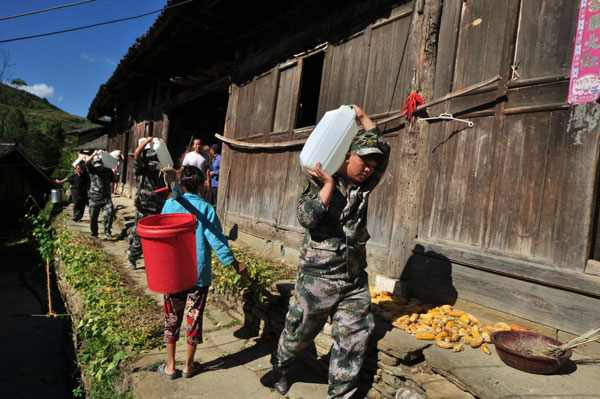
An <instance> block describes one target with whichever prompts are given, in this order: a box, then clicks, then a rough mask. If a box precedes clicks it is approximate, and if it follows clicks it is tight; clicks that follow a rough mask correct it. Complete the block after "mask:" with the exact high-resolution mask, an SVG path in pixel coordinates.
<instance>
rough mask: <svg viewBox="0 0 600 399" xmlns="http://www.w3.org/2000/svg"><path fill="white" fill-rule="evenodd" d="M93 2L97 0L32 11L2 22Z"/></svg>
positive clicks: (1, 19)
mask: <svg viewBox="0 0 600 399" xmlns="http://www.w3.org/2000/svg"><path fill="white" fill-rule="evenodd" d="M92 1H96V0H85V1H80V2H79V3H71V4H65V5H63V6H56V7H51V8H45V9H43V10H38V11H31V12H26V13H23V14H17V15H11V16H10V17H0V21H5V20H7V19H13V18H20V17H26V16H28V15H33V14H39V13H42V12H47V11H53V10H58V9H60V8H67V7H73V6H78V5H80V4H85V3H90V2H92Z"/></svg>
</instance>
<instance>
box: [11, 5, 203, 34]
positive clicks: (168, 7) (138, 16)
mask: <svg viewBox="0 0 600 399" xmlns="http://www.w3.org/2000/svg"><path fill="white" fill-rule="evenodd" d="M192 1H194V0H187V1H184V2H182V3H178V4H173V5H172V6H167V7H164V8H161V9H160V10H155V11H150V12H147V13H144V14H140V15H135V16H133V17H127V18H119V19H114V20H112V21H106V22H99V23H97V24H92V25H86V26H79V27H77V28H71V29H64V30H60V31H56V32H49V33H41V34H39V35H31V36H22V37H15V38H12V39H6V40H0V43H9V42H16V41H18V40H27V39H35V38H37V37H44V36H52V35H58V34H61V33H67V32H73V31H77V30H82V29H88V28H95V27H96V26H102V25H108V24H114V23H117V22H123V21H129V20H132V19H137V18H142V17H145V16H148V15H151V14H156V13H157V12H161V11H163V10H168V9H170V8H175V7H179V6H182V5H184V4H188V3H191V2H192Z"/></svg>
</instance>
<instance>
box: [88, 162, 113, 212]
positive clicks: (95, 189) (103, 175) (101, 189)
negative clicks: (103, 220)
mask: <svg viewBox="0 0 600 399" xmlns="http://www.w3.org/2000/svg"><path fill="white" fill-rule="evenodd" d="M87 170H88V174H89V175H90V187H89V189H88V198H89V200H90V201H91V202H96V203H104V202H108V201H110V183H113V182H114V181H115V174H114V173H113V171H112V170H110V169H109V168H104V169H102V170H101V171H98V170H96V168H94V167H93V166H90V165H88V167H87Z"/></svg>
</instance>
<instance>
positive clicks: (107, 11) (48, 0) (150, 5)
mask: <svg viewBox="0 0 600 399" xmlns="http://www.w3.org/2000/svg"><path fill="white" fill-rule="evenodd" d="M80 1H82V0H20V1H19V0H0V18H4V17H9V16H13V15H18V14H23V13H27V12H31V11H37V10H42V9H47V8H52V7H57V6H62V5H66V4H73V3H78V2H80ZM166 2H167V0H95V1H93V2H90V3H85V4H81V5H77V6H73V7H68V8H62V9H58V10H53V11H48V12H44V13H41V14H35V15H31V16H25V17H21V18H15V19H8V20H4V21H0V40H7V39H12V38H17V37H22V36H31V35H36V34H43V33H49V32H54V31H59V30H64V29H70V28H75V27H79V26H84V25H91V24H96V23H100V22H105V21H110V20H114V19H120V18H127V17H131V16H135V15H139V14H144V13H147V12H150V11H154V10H159V9H162V8H163V7H164V6H165V4H166ZM158 15H159V13H155V14H151V15H148V16H145V17H142V18H138V19H134V20H130V21H125V22H118V23H114V24H109V25H104V26H100V27H95V28H90V29H84V30H79V31H75V32H69V33H63V34H59V35H53V36H47V37H41V38H34V39H27V40H20V41H14V42H9V43H1V44H0V49H2V50H3V51H6V52H8V54H9V59H10V63H11V66H10V67H9V69H8V71H7V72H6V73H5V79H6V78H8V79H9V80H12V79H15V78H20V79H23V80H24V81H25V82H27V87H26V88H25V89H26V90H27V91H29V92H32V93H34V94H36V95H38V96H40V97H45V98H47V99H48V101H50V102H51V103H52V104H54V105H56V106H57V107H59V108H61V109H63V110H65V111H67V112H68V113H70V114H73V115H79V116H83V117H85V116H86V115H87V111H88V108H89V105H90V104H91V102H92V100H93V99H94V97H95V96H96V93H97V92H98V88H99V87H100V85H101V84H102V83H104V82H106V81H107V80H108V79H109V78H110V76H111V75H112V73H113V71H114V70H115V68H116V67H117V65H118V64H119V61H120V60H121V58H122V57H123V56H124V55H125V53H126V52H127V50H128V49H129V47H130V46H131V45H132V44H133V43H134V42H135V40H136V39H137V38H138V37H140V36H142V35H143V34H144V33H146V32H147V31H148V28H150V26H152V24H153V23H154V20H155V19H156V17H157V16H158Z"/></svg>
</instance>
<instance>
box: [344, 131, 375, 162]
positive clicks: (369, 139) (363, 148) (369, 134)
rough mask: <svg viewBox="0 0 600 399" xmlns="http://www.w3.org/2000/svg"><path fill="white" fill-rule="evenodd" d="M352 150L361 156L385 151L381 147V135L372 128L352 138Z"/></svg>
mask: <svg viewBox="0 0 600 399" xmlns="http://www.w3.org/2000/svg"><path fill="white" fill-rule="evenodd" d="M350 151H352V152H353V153H355V154H356V155H359V156H364V155H369V154H383V151H382V150H381V148H379V135H378V134H377V133H376V132H374V131H372V130H368V131H366V132H364V133H361V134H358V135H356V136H355V137H354V139H352V144H351V145H350Z"/></svg>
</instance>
